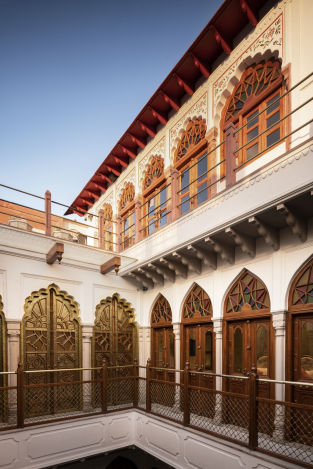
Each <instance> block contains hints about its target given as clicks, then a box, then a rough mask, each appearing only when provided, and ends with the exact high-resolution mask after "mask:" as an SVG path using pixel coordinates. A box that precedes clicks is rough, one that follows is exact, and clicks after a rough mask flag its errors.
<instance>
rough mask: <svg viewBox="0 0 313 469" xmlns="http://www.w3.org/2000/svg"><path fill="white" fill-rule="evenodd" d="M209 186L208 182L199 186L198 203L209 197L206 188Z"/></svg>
mask: <svg viewBox="0 0 313 469" xmlns="http://www.w3.org/2000/svg"><path fill="white" fill-rule="evenodd" d="M206 187H207V182H205V183H204V184H201V186H199V187H198V190H197V192H198V194H197V204H198V205H199V204H202V202H204V201H205V200H207V198H208V191H207V190H205V189H206Z"/></svg>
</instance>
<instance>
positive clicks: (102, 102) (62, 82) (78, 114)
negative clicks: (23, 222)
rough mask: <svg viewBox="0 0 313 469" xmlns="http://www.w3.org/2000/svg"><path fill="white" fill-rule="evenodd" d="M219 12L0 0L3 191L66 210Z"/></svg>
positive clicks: (180, 0) (165, 5)
mask: <svg viewBox="0 0 313 469" xmlns="http://www.w3.org/2000/svg"><path fill="white" fill-rule="evenodd" d="M221 3H222V1H221V0H210V1H208V0H198V1H197V2H190V0H158V1H157V2H151V1H149V0H133V1H126V0H117V1H115V2H112V1H106V0H0V66H1V69H0V70H1V71H0V83H1V86H0V103H1V113H0V157H1V177H0V183H2V184H6V185H9V186H14V187H18V188H20V189H22V190H25V191H29V192H33V193H36V194H39V195H43V194H44V192H45V190H46V189H49V190H51V192H52V198H53V199H54V200H58V201H60V202H63V203H68V204H70V203H71V202H72V201H73V200H74V198H75V197H76V196H77V195H78V193H79V192H80V191H81V189H82V188H83V186H84V185H85V184H86V182H87V181H88V180H89V179H90V177H91V176H92V174H93V173H94V172H95V170H96V169H97V168H98V166H99V165H100V164H101V163H102V161H103V160H104V158H105V157H106V155H107V154H108V153H109V151H110V150H111V149H112V148H113V146H114V144H115V143H116V141H117V140H118V139H119V138H120V137H121V135H122V134H123V133H124V131H125V130H126V129H127V127H128V126H129V124H130V123H131V122H132V121H133V119H134V118H135V116H136V115H137V114H138V112H139V111H140V109H141V108H142V107H143V106H144V104H145V103H146V101H147V100H148V99H149V98H150V96H151V95H152V94H153V93H154V91H155V90H156V88H157V87H158V86H159V85H160V84H161V82H162V81H163V80H164V78H165V77H166V75H167V74H168V73H169V72H170V70H171V69H172V68H173V66H174V65H175V64H176V63H177V62H178V60H179V59H180V58H181V56H182V55H183V54H184V52H185V51H186V49H187V48H188V47H189V46H190V44H191V43H192V41H193V40H194V39H195V38H196V37H197V35H198V34H199V33H200V32H201V30H202V29H203V28H204V26H205V25H206V24H207V22H208V21H209V20H210V19H211V17H212V16H213V14H214V13H215V12H216V10H217V9H218V8H219V6H220V5H221ZM0 198H2V199H6V200H12V201H14V202H19V203H23V204H24V205H29V206H32V207H36V208H40V209H42V208H43V205H42V203H41V202H40V201H36V200H35V199H33V198H29V197H26V196H22V195H18V194H16V193H14V192H12V191H9V190H6V189H3V188H1V187H0ZM53 211H54V213H59V214H63V213H64V210H63V209H61V210H60V209H57V207H56V206H54V207H53Z"/></svg>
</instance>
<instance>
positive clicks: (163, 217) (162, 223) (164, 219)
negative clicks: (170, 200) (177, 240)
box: [160, 210, 167, 226]
mask: <svg viewBox="0 0 313 469" xmlns="http://www.w3.org/2000/svg"><path fill="white" fill-rule="evenodd" d="M166 223H167V212H166V210H164V211H163V212H162V213H161V216H160V226H165V225H166Z"/></svg>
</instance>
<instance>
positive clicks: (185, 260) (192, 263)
mask: <svg viewBox="0 0 313 469" xmlns="http://www.w3.org/2000/svg"><path fill="white" fill-rule="evenodd" d="M172 256H173V257H175V259H179V260H180V262H181V263H182V264H184V265H185V266H186V267H187V269H189V270H193V271H194V272H196V273H197V274H201V260H200V259H198V258H197V257H192V256H188V255H186V254H183V253H181V252H173V254H172Z"/></svg>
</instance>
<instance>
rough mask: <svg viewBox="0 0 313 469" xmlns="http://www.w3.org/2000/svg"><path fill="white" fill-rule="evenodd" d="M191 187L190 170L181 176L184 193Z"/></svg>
mask: <svg viewBox="0 0 313 469" xmlns="http://www.w3.org/2000/svg"><path fill="white" fill-rule="evenodd" d="M188 185H189V169H187V170H186V171H184V172H183V173H182V175H181V189H182V190H183V191H184V190H186V189H188Z"/></svg>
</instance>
